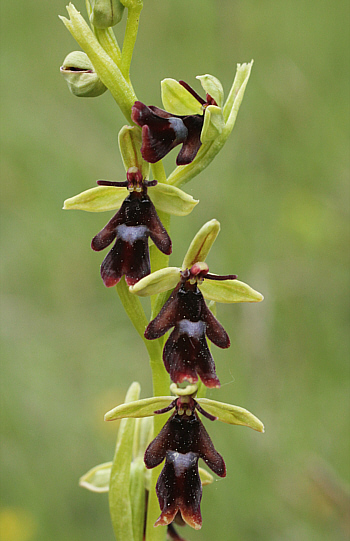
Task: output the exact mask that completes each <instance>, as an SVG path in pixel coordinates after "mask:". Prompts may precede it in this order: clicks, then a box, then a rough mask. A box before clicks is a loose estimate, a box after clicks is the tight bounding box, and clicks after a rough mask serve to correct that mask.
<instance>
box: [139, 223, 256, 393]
mask: <svg viewBox="0 0 350 541" xmlns="http://www.w3.org/2000/svg"><path fill="white" fill-rule="evenodd" d="M219 230H220V224H219V222H218V221H217V220H211V221H210V222H207V223H206V224H205V225H204V226H203V227H202V228H201V229H200V231H199V232H198V233H197V235H196V236H195V238H194V239H193V241H192V243H191V245H190V247H189V250H188V252H187V254H186V256H185V258H184V261H183V264H182V268H178V267H168V268H166V269H161V270H159V271H156V272H154V273H152V274H150V275H149V276H147V277H146V278H143V279H142V280H140V281H139V282H138V283H137V284H136V285H134V286H133V287H130V288H129V289H130V291H131V292H132V293H136V294H138V295H141V296H146V295H153V294H155V293H162V292H164V291H168V290H169V289H173V288H174V290H173V292H172V293H171V295H170V297H169V299H168V300H167V302H166V303H165V304H164V306H163V307H162V309H161V310H160V312H159V314H158V315H157V316H156V318H155V319H153V320H152V321H151V322H150V323H149V325H148V326H147V328H146V331H145V338H147V339H149V340H154V339H157V338H160V337H161V336H163V335H164V334H165V333H166V332H167V331H169V330H170V329H171V328H172V327H174V329H173V331H172V332H171V334H170V336H169V338H168V339H167V341H166V343H165V346H164V350H163V361H164V365H165V368H166V370H167V371H168V372H169V374H170V377H171V379H172V381H174V382H175V383H182V382H183V381H185V380H186V381H188V382H190V383H195V382H196V381H197V380H198V375H199V376H200V378H201V380H202V381H203V383H204V384H205V385H206V386H207V387H219V386H220V381H219V379H218V377H217V375H216V371H215V363H214V359H213V357H212V354H211V352H210V350H209V347H208V344H207V341H206V337H207V338H209V340H210V341H212V342H213V343H214V344H215V345H217V346H218V347H221V348H227V347H229V345H230V339H229V337H228V335H227V333H226V331H225V329H224V328H223V327H222V325H221V324H220V323H219V322H218V321H217V319H216V318H215V317H214V315H213V314H212V312H211V311H210V310H209V308H208V307H207V305H206V303H205V300H204V298H206V299H208V300H212V301H218V302H225V303H231V302H258V301H261V300H262V299H263V296H262V295H261V294H260V293H258V292H257V291H254V289H252V288H251V287H249V286H248V285H247V284H245V283H243V282H240V281H238V280H237V279H236V278H237V276H236V275H226V276H218V275H216V274H210V273H209V272H208V271H209V268H208V265H207V264H206V263H205V262H204V260H205V258H206V256H207V254H208V252H209V250H210V248H211V246H212V244H213V242H214V240H215V238H216V236H217V235H218V233H219Z"/></svg>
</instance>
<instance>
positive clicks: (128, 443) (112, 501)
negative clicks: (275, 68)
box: [109, 382, 140, 541]
mask: <svg viewBox="0 0 350 541" xmlns="http://www.w3.org/2000/svg"><path fill="white" fill-rule="evenodd" d="M139 395H140V385H139V384H138V383H136V382H134V383H132V384H131V386H130V387H129V390H128V392H127V394H126V397H125V403H129V402H133V401H134V400H137V399H138V397H139ZM134 430H135V419H123V420H122V421H121V423H120V426H119V430H118V437H117V445H116V449H115V454H114V459H113V464H112V469H111V477H110V484H109V510H110V514H111V519H112V524H113V528H114V534H115V537H116V539H117V541H125V540H126V539H128V540H130V541H136V540H135V539H134V534H133V521H132V502H131V498H130V492H129V486H130V465H131V461H132V449H133V441H134ZM121 494H122V495H123V497H122V498H121V497H120V495H121Z"/></svg>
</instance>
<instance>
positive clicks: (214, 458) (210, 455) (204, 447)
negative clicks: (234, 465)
mask: <svg viewBox="0 0 350 541" xmlns="http://www.w3.org/2000/svg"><path fill="white" fill-rule="evenodd" d="M196 444H197V445H196V447H197V448H194V449H193V450H194V451H195V452H197V453H199V456H200V458H202V459H203V460H204V462H205V463H206V464H207V466H208V467H209V468H210V469H211V470H212V471H213V472H214V473H216V475H218V476H219V477H225V476H226V466H225V461H224V459H223V458H222V456H221V455H220V453H218V452H217V450H216V449H215V447H214V444H213V442H212V441H211V439H210V436H209V434H208V432H207V431H206V429H205V428H204V425H203V424H202V423H200V430H199V434H198V440H197V442H196Z"/></svg>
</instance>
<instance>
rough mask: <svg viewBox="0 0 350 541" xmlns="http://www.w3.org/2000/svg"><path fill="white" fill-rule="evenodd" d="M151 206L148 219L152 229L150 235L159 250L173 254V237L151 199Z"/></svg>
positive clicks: (149, 227)
mask: <svg viewBox="0 0 350 541" xmlns="http://www.w3.org/2000/svg"><path fill="white" fill-rule="evenodd" d="M150 203H151V204H150V208H149V213H148V217H147V218H148V219H147V226H148V229H149V231H150V237H151V239H152V240H153V242H154V244H155V245H156V246H157V248H158V250H160V251H161V252H163V254H166V255H170V254H171V239H170V237H169V235H168V233H167V231H166V229H165V227H164V226H163V224H162V222H161V221H160V219H159V216H158V214H157V211H156V209H155V207H154V205H153V203H152V202H151V201H150Z"/></svg>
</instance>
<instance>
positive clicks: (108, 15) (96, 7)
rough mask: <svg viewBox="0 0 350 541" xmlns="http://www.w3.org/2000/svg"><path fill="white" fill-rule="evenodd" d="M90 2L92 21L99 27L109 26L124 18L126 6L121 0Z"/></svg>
mask: <svg viewBox="0 0 350 541" xmlns="http://www.w3.org/2000/svg"><path fill="white" fill-rule="evenodd" d="M90 3H91V8H92V12H91V15H90V21H91V24H93V25H94V26H96V27H97V28H109V27H110V26H114V25H116V24H118V23H119V22H120V21H121V20H122V17H123V12H124V6H123V4H122V3H121V2H120V1H119V0H90Z"/></svg>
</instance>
